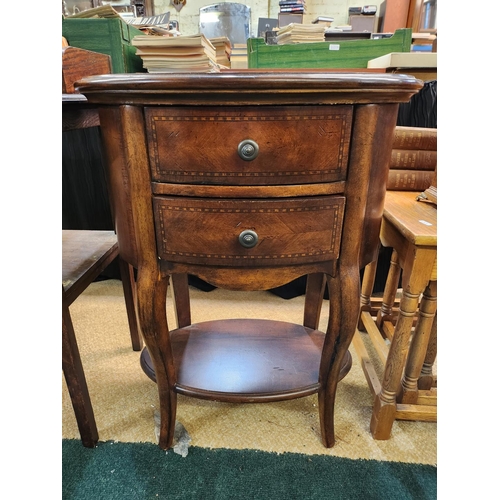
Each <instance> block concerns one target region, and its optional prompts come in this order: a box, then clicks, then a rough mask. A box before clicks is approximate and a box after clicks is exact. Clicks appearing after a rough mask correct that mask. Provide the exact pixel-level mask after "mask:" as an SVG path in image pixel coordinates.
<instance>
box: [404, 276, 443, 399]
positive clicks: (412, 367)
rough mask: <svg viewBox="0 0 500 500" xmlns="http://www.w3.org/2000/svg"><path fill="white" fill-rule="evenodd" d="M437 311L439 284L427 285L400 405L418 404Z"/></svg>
mask: <svg viewBox="0 0 500 500" xmlns="http://www.w3.org/2000/svg"><path fill="white" fill-rule="evenodd" d="M436 309H437V283H436V281H431V282H429V284H428V285H427V287H426V289H425V291H424V294H423V296H422V299H421V301H420V307H419V312H418V321H417V324H416V326H415V332H414V334H413V338H412V341H411V344H410V348H409V351H408V357H407V360H406V365H405V369H404V376H403V379H402V381H401V386H400V388H399V391H398V395H397V398H396V399H397V402H398V403H405V404H416V403H417V400H418V379H419V377H420V372H421V370H422V366H423V364H424V359H425V355H426V353H427V345H428V343H429V337H430V333H431V329H432V323H433V322H434V315H435V314H436Z"/></svg>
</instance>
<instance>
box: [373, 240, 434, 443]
mask: <svg viewBox="0 0 500 500" xmlns="http://www.w3.org/2000/svg"><path fill="white" fill-rule="evenodd" d="M435 255H436V252H435V250H432V249H425V248H423V249H418V248H414V247H412V248H410V249H409V250H408V251H407V252H406V262H404V263H403V264H402V266H401V267H402V268H403V296H402V298H401V302H400V304H399V315H398V319H397V322H396V326H395V328H394V335H393V338H392V340H391V345H390V348H389V354H388V356H387V361H386V364H385V368H384V375H383V380H382V389H381V391H380V393H379V394H378V395H377V396H376V397H375V402H374V405H373V412H372V418H371V422H370V431H371V433H372V436H373V438H374V439H389V438H390V436H391V430H392V425H393V423H394V420H395V418H396V394H397V392H398V390H399V386H400V384H401V376H402V374H403V369H404V365H405V362H406V357H407V353H408V347H409V343H410V335H411V329H412V326H413V318H414V316H415V314H416V311H417V308H418V303H419V298H420V295H421V293H422V292H423V290H424V289H425V287H426V285H427V283H428V282H429V278H430V275H431V270H432V266H433V263H434V260H435Z"/></svg>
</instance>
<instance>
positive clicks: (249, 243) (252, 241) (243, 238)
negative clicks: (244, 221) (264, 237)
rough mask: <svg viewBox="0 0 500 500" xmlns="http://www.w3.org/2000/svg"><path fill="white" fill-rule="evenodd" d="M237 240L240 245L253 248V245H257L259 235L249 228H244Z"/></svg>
mask: <svg viewBox="0 0 500 500" xmlns="http://www.w3.org/2000/svg"><path fill="white" fill-rule="evenodd" d="M238 241H239V242H240V245H241V246H242V247H245V248H253V247H254V246H255V245H257V242H258V241H259V237H258V235H257V233H256V232H255V231H252V230H251V229H245V231H242V232H241V233H240V235H239V236H238Z"/></svg>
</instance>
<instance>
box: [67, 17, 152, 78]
mask: <svg viewBox="0 0 500 500" xmlns="http://www.w3.org/2000/svg"><path fill="white" fill-rule="evenodd" d="M143 34H144V33H142V31H140V30H138V29H137V28H134V27H133V26H129V25H128V24H127V23H126V22H124V21H123V20H122V19H118V18H114V19H106V18H96V19H93V18H84V19H77V18H75V19H71V18H69V19H63V21H62V36H63V37H64V38H66V40H67V41H68V43H69V44H70V45H71V46H72V47H78V48H80V49H86V50H92V51H93V52H99V53H101V54H107V55H108V56H110V57H111V67H112V72H113V73H144V72H145V70H144V69H143V67H142V59H141V58H140V57H139V56H137V55H136V54H135V47H134V46H132V45H131V41H132V38H134V36H136V35H143Z"/></svg>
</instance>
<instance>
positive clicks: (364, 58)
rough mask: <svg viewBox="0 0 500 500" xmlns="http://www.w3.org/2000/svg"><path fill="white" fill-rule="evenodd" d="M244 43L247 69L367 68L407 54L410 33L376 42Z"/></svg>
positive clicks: (253, 40) (401, 32)
mask: <svg viewBox="0 0 500 500" xmlns="http://www.w3.org/2000/svg"><path fill="white" fill-rule="evenodd" d="M400 28H404V26H400ZM247 43H248V67H249V68H366V66H367V64H368V61H369V60H370V59H374V58H375V57H379V56H383V55H384V54H388V53H389V52H410V46H411V30H409V29H401V30H397V31H396V32H395V33H394V35H393V36H392V37H390V38H382V39H379V40H371V39H369V40H335V41H326V42H313V43H296V44H288V45H266V43H265V41H264V39H263V38H249V39H248V42H247Z"/></svg>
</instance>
